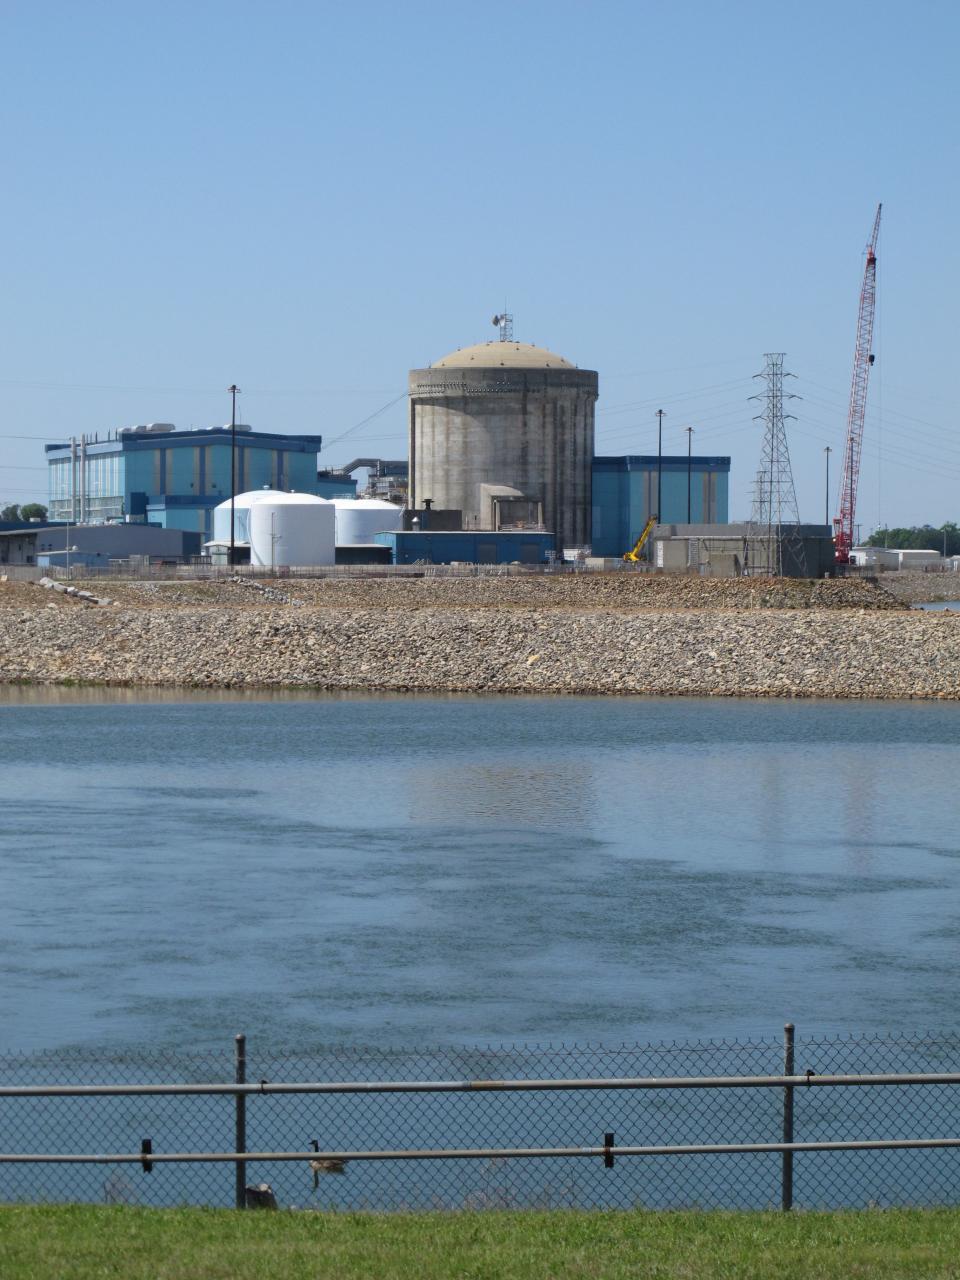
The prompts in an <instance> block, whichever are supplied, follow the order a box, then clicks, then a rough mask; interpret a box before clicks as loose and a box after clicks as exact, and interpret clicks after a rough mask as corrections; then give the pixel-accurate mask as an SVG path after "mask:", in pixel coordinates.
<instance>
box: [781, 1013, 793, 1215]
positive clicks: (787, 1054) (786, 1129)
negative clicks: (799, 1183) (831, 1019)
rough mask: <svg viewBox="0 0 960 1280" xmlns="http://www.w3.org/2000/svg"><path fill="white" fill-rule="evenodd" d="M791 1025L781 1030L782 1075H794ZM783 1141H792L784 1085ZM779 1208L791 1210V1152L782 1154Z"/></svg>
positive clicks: (789, 1096)
mask: <svg viewBox="0 0 960 1280" xmlns="http://www.w3.org/2000/svg"><path fill="white" fill-rule="evenodd" d="M793 1031H794V1027H793V1023H792V1022H788V1023H787V1024H786V1026H785V1027H784V1028H783V1074H784V1075H785V1076H792V1075H793V1074H794V1061H793ZM783 1141H784V1142H792V1141H793V1085H792V1084H788V1085H784V1089H783ZM780 1208H781V1209H782V1210H783V1211H784V1213H786V1212H787V1211H788V1210H789V1209H792V1208H793V1152H792V1151H784V1153H783V1172H782V1174H781V1180H780Z"/></svg>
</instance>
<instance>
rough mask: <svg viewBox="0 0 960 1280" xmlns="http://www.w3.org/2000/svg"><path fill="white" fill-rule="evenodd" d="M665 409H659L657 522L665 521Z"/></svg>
mask: <svg viewBox="0 0 960 1280" xmlns="http://www.w3.org/2000/svg"><path fill="white" fill-rule="evenodd" d="M662 508H663V410H662V409H658V410H657V522H658V523H662V522H663V509H662Z"/></svg>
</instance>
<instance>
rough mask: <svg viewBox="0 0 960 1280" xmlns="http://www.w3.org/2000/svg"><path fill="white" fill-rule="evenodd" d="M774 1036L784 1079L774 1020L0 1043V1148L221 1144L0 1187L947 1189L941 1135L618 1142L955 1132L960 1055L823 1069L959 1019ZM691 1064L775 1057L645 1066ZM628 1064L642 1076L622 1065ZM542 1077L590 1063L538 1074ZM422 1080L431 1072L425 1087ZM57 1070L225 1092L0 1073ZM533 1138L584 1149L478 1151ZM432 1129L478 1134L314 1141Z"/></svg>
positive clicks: (325, 1201) (325, 1193) (950, 1152)
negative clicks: (175, 1158)
mask: <svg viewBox="0 0 960 1280" xmlns="http://www.w3.org/2000/svg"><path fill="white" fill-rule="evenodd" d="M792 1052H793V1055H794V1061H793V1070H792V1071H789V1056H788V1057H787V1059H786V1061H787V1064H788V1074H790V1076H791V1078H792V1079H793V1080H794V1081H795V1083H794V1084H792V1085H791V1086H790V1087H789V1088H785V1087H783V1084H782V1082H781V1078H782V1077H783V1075H784V1069H785V1048H784V1042H783V1041H782V1040H780V1039H779V1038H778V1039H776V1040H774V1039H771V1040H752V1041H734V1042H729V1041H698V1042H696V1043H675V1044H660V1045H648V1046H640V1045H629V1046H628V1045H622V1046H620V1047H600V1046H589V1045H574V1046H562V1045H561V1046H540V1045H536V1046H530V1045H527V1046H511V1047H496V1048H467V1049H437V1050H430V1051H427V1050H423V1051H412V1050H398V1051H395V1052H390V1051H382V1050H377V1049H362V1048H352V1049H348V1048H321V1049H318V1050H316V1051H313V1052H307V1051H293V1052H286V1053H280V1052H270V1051H263V1050H260V1049H258V1048H257V1047H256V1046H250V1047H249V1048H248V1049H247V1050H246V1056H245V1060H242V1061H239V1062H238V1058H237V1055H236V1050H235V1046H233V1045H229V1046H226V1047H225V1049H224V1051H223V1052H221V1053H217V1052H212V1053H202V1054H201V1053H197V1054H189V1053H174V1052H170V1053H161V1052H153V1053H151V1052H136V1053H122V1054H120V1053H118V1054H113V1055H109V1054H105V1053H98V1054H95V1053H89V1052H76V1053H62V1052H58V1053H51V1054H41V1055H10V1056H3V1057H0V1154H3V1155H7V1156H9V1155H12V1154H16V1153H34V1154H36V1153H41V1154H67V1153H74V1154H77V1155H91V1154H97V1153H113V1154H119V1153H127V1154H133V1153H139V1152H140V1151H141V1150H142V1145H141V1144H142V1143H143V1142H144V1141H145V1140H149V1141H150V1143H151V1145H152V1150H153V1152H154V1153H156V1154H158V1155H163V1154H164V1153H166V1154H170V1153H190V1152H192V1153H214V1152H216V1153H221V1154H223V1155H224V1156H227V1157H228V1158H226V1159H224V1160H222V1161H221V1162H219V1163H213V1162H210V1161H209V1160H207V1161H205V1162H196V1163H184V1162H171V1163H165V1162H162V1161H161V1160H157V1161H155V1162H154V1163H153V1164H152V1168H151V1169H150V1171H149V1172H148V1171H147V1165H145V1164H141V1163H140V1162H139V1161H132V1162H128V1163H119V1162H116V1161H113V1162H104V1163H96V1164H94V1163H77V1164H56V1163H46V1162H45V1163H30V1164H15V1163H10V1162H9V1161H3V1160H0V1201H7V1202H10V1201H16V1200H27V1201H84V1202H103V1201H107V1202H114V1203H117V1202H122V1203H135V1204H164V1205H169V1204H205V1205H231V1204H234V1203H235V1202H236V1194H237V1183H238V1171H239V1184H240V1186H241V1187H242V1185H243V1184H244V1183H248V1184H254V1185H255V1184H258V1183H260V1182H266V1183H269V1184H270V1186H271V1187H272V1189H273V1192H274V1194H275V1196H276V1199H277V1202H278V1203H279V1204H280V1205H281V1206H299V1207H303V1208H310V1207H313V1208H318V1209H341V1210H346V1209H376V1210H402V1209H456V1208H524V1207H578V1208H630V1207H634V1206H644V1207H648V1208H681V1207H700V1208H743V1209H746V1208H767V1207H774V1206H779V1205H780V1204H781V1203H782V1201H783V1198H784V1195H785V1192H787V1191H788V1187H787V1186H786V1185H785V1183H787V1184H788V1183H789V1182H790V1181H791V1177H790V1174H791V1173H792V1203H793V1204H795V1205H796V1206H797V1207H802V1208H832V1207H841V1206H850V1207H857V1206H864V1205H870V1204H878V1205H929V1204H950V1203H956V1202H957V1201H958V1199H960V1149H958V1148H957V1147H933V1148H926V1149H915V1148H914V1149H894V1150H889V1149H888V1150H879V1149H872V1150H839V1151H838V1150H830V1151H804V1150H800V1151H795V1152H794V1153H792V1154H791V1155H788V1156H785V1155H784V1154H783V1153H782V1152H781V1151H780V1150H773V1151H762V1152H739V1153H712V1154H684V1155H666V1154H663V1155H652V1154H645V1155H623V1154H621V1152H622V1148H624V1147H634V1148H636V1147H642V1148H650V1147H661V1146H669V1147H676V1146H711V1147H713V1146H718V1145H742V1144H779V1143H782V1142H783V1141H784V1140H785V1139H789V1138H790V1136H791V1129H790V1125H791V1123H792V1139H793V1141H794V1142H796V1143H823V1142H865V1141H880V1140H884V1141H923V1140H926V1141H931V1142H935V1141H948V1142H949V1141H951V1140H953V1141H955V1142H960V1138H958V1136H957V1135H958V1134H960V1075H957V1077H956V1082H950V1083H944V1082H930V1081H926V1082H914V1083H909V1084H908V1083H883V1084H879V1083H877V1084H874V1085H866V1084H864V1085H859V1086H855V1085H851V1084H847V1085H842V1084H839V1083H838V1084H836V1085H828V1084H827V1083H826V1082H824V1083H822V1084H821V1083H819V1082H820V1081H821V1080H822V1078H823V1077H824V1076H837V1075H843V1076H850V1075H885V1076H891V1075H894V1076H901V1075H907V1074H909V1075H916V1074H925V1075H931V1074H940V1075H949V1074H952V1073H954V1072H957V1071H958V1069H960V1036H957V1035H930V1036H899V1037H858V1038H855V1037H849V1038H847V1037H837V1038H832V1037H831V1038H820V1039H816V1038H804V1037H802V1036H798V1037H797V1038H796V1042H795V1046H794V1048H793V1050H792ZM238 1067H239V1069H240V1073H241V1075H243V1074H244V1073H245V1078H246V1081H247V1082H251V1083H248V1085H247V1090H248V1091H246V1092H244V1093H243V1095H242V1097H241V1096H240V1094H239V1093H238V1091H237V1090H236V1089H235V1088H234V1089H231V1088H230V1087H229V1086H231V1085H233V1086H235V1085H236V1083H237V1079H238ZM705 1077H727V1078H729V1077H737V1078H741V1077H754V1078H756V1077H773V1078H775V1079H776V1080H777V1082H778V1083H777V1084H776V1085H771V1084H766V1085H764V1086H762V1087H757V1086H756V1084H755V1085H754V1086H747V1085H738V1086H735V1087H730V1086H729V1085H724V1084H722V1082H720V1083H718V1082H716V1081H715V1082H714V1083H712V1084H707V1083H703V1084H695V1085H690V1084H684V1086H683V1087H676V1086H671V1087H655V1086H654V1084H653V1083H651V1082H652V1081H654V1080H659V1081H665V1080H673V1081H676V1080H677V1079H678V1078H684V1079H685V1080H689V1079H691V1078H697V1079H698V1080H699V1079H703V1078H705ZM638 1079H643V1080H644V1081H646V1082H647V1083H646V1084H644V1085H637V1084H630V1085H625V1084H624V1082H625V1081H628V1080H632V1081H636V1080H638ZM531 1080H533V1081H539V1082H541V1083H540V1085H539V1087H537V1086H534V1087H532V1088H526V1087H511V1088H503V1087H501V1086H500V1085H498V1084H497V1082H504V1081H512V1082H515V1083H516V1084H518V1085H520V1084H522V1082H524V1081H531ZM808 1080H809V1082H810V1083H809V1084H807V1083H806V1082H807V1081H808ZM551 1081H553V1082H556V1081H570V1082H579V1081H592V1082H593V1081H595V1082H598V1083H596V1084H591V1085H589V1086H588V1087H585V1088H584V1087H573V1086H571V1087H565V1088H551V1087H549V1085H548V1083H547V1082H551ZM600 1081H606V1083H605V1084H601V1083H599V1082H600ZM614 1081H619V1082H620V1083H619V1085H615V1084H614V1083H613V1082H614ZM259 1082H263V1083H262V1084H261V1083H259ZM284 1082H301V1083H303V1082H310V1083H311V1084H313V1085H314V1086H323V1085H330V1084H333V1083H336V1084H337V1085H338V1091H330V1092H322V1091H314V1092H306V1091H303V1090H301V1091H296V1090H295V1089H294V1091H291V1092H271V1091H270V1090H271V1089H278V1090H279V1089H280V1088H281V1086H282V1085H284ZM397 1082H408V1083H409V1087H408V1088H405V1089H404V1090H402V1091H389V1092H388V1091H376V1090H372V1091H371V1090H364V1089H362V1088H360V1089H354V1090H345V1091H339V1089H340V1087H341V1086H343V1085H344V1084H346V1083H353V1084H355V1085H360V1086H362V1085H363V1084H364V1083H368V1084H369V1083H374V1084H375V1083H392V1084H393V1085H394V1088H396V1085H397ZM429 1082H434V1084H433V1087H431V1085H430V1083H429ZM437 1082H448V1084H447V1085H446V1086H444V1087H443V1088H440V1087H438V1085H437ZM54 1085H69V1086H73V1087H82V1086H90V1085H101V1086H102V1085H111V1086H124V1085H126V1086H131V1085H166V1086H171V1085H175V1086H197V1085H208V1086H220V1087H221V1088H222V1090H223V1091H222V1092H221V1093H218V1094H204V1093H193V1094H177V1093H164V1094H160V1095H157V1094H146V1095H144V1094H124V1095H121V1096H104V1095H91V1094H86V1095H81V1096H23V1095H19V1096H17V1095H11V1094H10V1093H9V1092H8V1093H6V1094H4V1093H2V1090H11V1089H15V1088H18V1087H21V1088H22V1087H24V1086H33V1087H37V1086H46V1087H51V1086H54ZM284 1087H288V1088H293V1086H290V1085H285V1086H284ZM791 1113H792V1122H791V1120H790V1118H789V1117H790V1115H791ZM238 1122H240V1128H239V1129H238ZM608 1135H612V1136H608ZM238 1136H240V1138H241V1140H240V1142H239V1144H238V1142H237V1139H238ZM313 1144H315V1145H316V1148H317V1149H318V1150H319V1153H320V1158H319V1159H318V1160H316V1161H315V1165H316V1167H315V1168H311V1165H310V1159H309V1156H310V1151H311V1147H312V1146H313ZM605 1144H607V1145H606V1146H605ZM530 1148H535V1149H538V1150H541V1151H542V1150H543V1149H544V1148H561V1149H564V1150H566V1151H568V1152H571V1153H572V1152H581V1151H582V1150H583V1149H585V1148H586V1149H589V1151H590V1152H591V1154H590V1155H589V1156H586V1157H585V1156H583V1155H577V1154H566V1155H555V1156H544V1155H539V1156H529V1155H519V1156H513V1155H504V1154H496V1153H497V1152H502V1151H504V1150H508V1151H513V1150H524V1149H530ZM450 1149H456V1150H460V1151H462V1150H464V1149H471V1150H474V1151H482V1152H486V1153H489V1154H485V1155H482V1156H478V1157H474V1158H465V1157H460V1158H457V1157H450V1156H439V1157H436V1158H423V1159H415V1158H410V1157H403V1156H399V1157H396V1155H395V1158H386V1157H384V1158H377V1159H363V1158H356V1156H355V1158H353V1159H347V1160H346V1162H345V1163H343V1162H341V1161H340V1160H338V1159H335V1158H330V1157H331V1155H333V1156H336V1155H337V1154H338V1153H341V1154H342V1153H361V1152H373V1151H376V1152H384V1153H386V1152H391V1153H398V1152H406V1151H412V1150H417V1151H423V1150H428V1151H431V1152H435V1153H436V1152H445V1151H448V1150H450ZM239 1150H245V1151H247V1152H275V1153H276V1152H287V1153H296V1152H301V1153H304V1154H303V1158H297V1159H291V1160H286V1161H283V1162H280V1161H266V1160H261V1161H257V1160H256V1159H251V1160H249V1162H244V1163H243V1164H241V1165H240V1166H239V1167H238V1168H236V1167H235V1164H234V1162H233V1160H232V1159H231V1158H229V1157H230V1156H232V1154H233V1153H235V1152H236V1151H239ZM324 1153H326V1158H325V1157H324ZM604 1156H606V1157H607V1158H604ZM791 1166H792V1169H791ZM789 1198H790V1196H789V1195H788V1200H789Z"/></svg>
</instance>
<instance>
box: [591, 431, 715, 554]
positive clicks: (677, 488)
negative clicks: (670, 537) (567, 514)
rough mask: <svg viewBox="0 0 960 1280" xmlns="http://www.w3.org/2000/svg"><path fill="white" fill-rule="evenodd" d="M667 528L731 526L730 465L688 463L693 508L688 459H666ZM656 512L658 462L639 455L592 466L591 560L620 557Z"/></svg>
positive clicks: (663, 520)
mask: <svg viewBox="0 0 960 1280" xmlns="http://www.w3.org/2000/svg"><path fill="white" fill-rule="evenodd" d="M662 466H663V473H662V475H663V480H662V502H661V505H662V507H663V510H662V511H660V512H659V513H658V514H659V517H660V521H661V523H663V524H686V523H687V522H688V518H689V520H690V521H691V522H692V523H694V524H727V523H728V521H729V519H730V515H729V505H728V494H729V481H730V459H729V458H721V457H692V458H691V459H690V460H689V473H690V502H689V517H688V514H687V513H688V503H687V474H688V470H687V468H688V462H687V458H686V455H681V456H676V455H670V456H669V457H667V456H665V457H664V458H663V459H662ZM656 510H657V456H656V454H653V455H647V454H637V455H628V456H624V457H597V458H594V460H593V542H592V546H593V554H594V555H595V556H621V555H623V553H624V552H625V551H629V550H630V548H631V547H632V546H633V544H634V543H635V542H636V540H637V538H638V537H639V536H640V534H641V533H642V532H643V526H644V525H645V524H646V522H647V519H648V518H649V516H651V515H653V514H654V513H655V512H656Z"/></svg>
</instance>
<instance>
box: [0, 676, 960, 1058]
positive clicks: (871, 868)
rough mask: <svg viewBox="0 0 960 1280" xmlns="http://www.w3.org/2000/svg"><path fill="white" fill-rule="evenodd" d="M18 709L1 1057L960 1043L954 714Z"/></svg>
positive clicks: (71, 700) (1, 951)
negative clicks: (749, 1038)
mask: <svg viewBox="0 0 960 1280" xmlns="http://www.w3.org/2000/svg"><path fill="white" fill-rule="evenodd" d="M3 699H4V700H3V704H2V705H0V722H2V737H0V741H2V747H0V753H2V760H3V797H4V799H3V809H2V814H3V817H2V824H0V828H2V829H0V859H2V864H0V865H2V868H3V879H2V884H3V892H2V894H0V1047H2V1048H4V1049H37V1048H44V1047H51V1048H52V1047H58V1046H64V1045H77V1044H89V1045H102V1046H109V1045H118V1046H119V1045H133V1044H148V1043H154V1044H159V1045H166V1046H177V1047H185V1046H194V1047H204V1046H220V1047H222V1046H223V1045H224V1044H225V1043H227V1044H228V1043H229V1041H230V1038H231V1037H232V1036H233V1034H234V1033H235V1032H237V1031H239V1030H245V1031H247V1032H248V1033H249V1034H250V1035H251V1037H253V1036H255V1037H256V1039H257V1040H258V1041H259V1042H260V1043H272V1044H287V1045H291V1044H295V1043H302V1042H310V1043H312V1044H316V1043H321V1042H324V1043H331V1042H345V1043H351V1042H352V1043H359V1042H365V1043H376V1044H380V1045H389V1044H394V1045H406V1046H412V1045H420V1044H423V1043H434V1044H456V1043H485V1042H487V1041H490V1040H492V1041H501V1040H506V1041H513V1040H524V1041H546V1040H550V1039H551V1038H552V1039H554V1040H557V1039H565V1040H572V1039H579V1040H584V1039H587V1038H592V1039H599V1040H604V1041H608V1042H609V1041H620V1040H622V1039H628V1040H634V1039H639V1040H651V1039H658V1038H660V1037H668V1038H674V1037H690V1036H701V1035H702V1036H719V1035H726V1036H733V1035H744V1034H763V1035H775V1034H776V1033H777V1031H778V1029H779V1028H780V1026H781V1025H782V1024H783V1022H784V1021H785V1020H786V1019H788V1018H789V1019H793V1020H794V1021H796V1022H797V1023H798V1024H799V1026H800V1027H801V1028H802V1029H803V1030H805V1031H806V1032H808V1033H811V1032H813V1031H815V1030H816V1031H834V1030H847V1029H851V1030H854V1029H856V1030H887V1029H893V1030H906V1029H909V1030H914V1029H921V1028H937V1029H949V1028H955V1027H956V1026H957V1024H958V1022H960V824H958V802H957V795H958V785H960V706H955V705H949V704H935V703H904V704H891V703H884V704H880V703H832V702H819V703H818V702H777V701H767V702H762V701H733V700H730V701H709V700H687V699H683V700H679V699H678V700H670V699H645V698H621V699H599V698H567V699H564V698H556V699H546V698H543V699H541V698H500V697H490V698H460V697H450V698H331V697H318V698H309V699H307V698H285V697H279V698H272V699H271V698H263V697H260V698H249V699H237V698H229V697H210V698H203V699H193V700H183V699H180V700H177V699H171V698H163V697H157V698H149V697H147V696H145V695H144V694H142V693H137V694H120V695H118V696H116V697H115V698H111V697H110V696H108V695H105V694H103V693H101V692H97V693H90V694H83V693H77V692H67V693H61V694H56V693H53V694H47V693H44V694H35V693H33V692H30V691H20V692H18V691H16V690H10V691H7V692H6V693H5V694H4V695H3Z"/></svg>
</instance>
